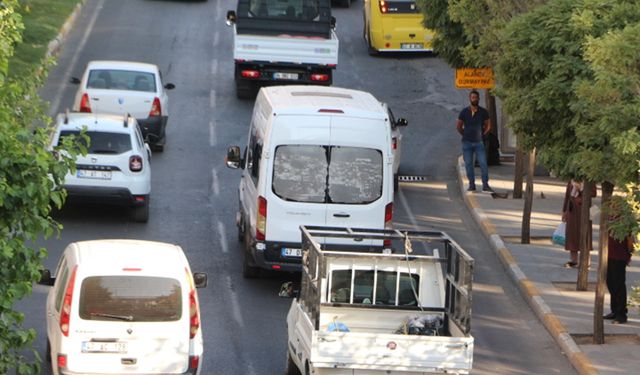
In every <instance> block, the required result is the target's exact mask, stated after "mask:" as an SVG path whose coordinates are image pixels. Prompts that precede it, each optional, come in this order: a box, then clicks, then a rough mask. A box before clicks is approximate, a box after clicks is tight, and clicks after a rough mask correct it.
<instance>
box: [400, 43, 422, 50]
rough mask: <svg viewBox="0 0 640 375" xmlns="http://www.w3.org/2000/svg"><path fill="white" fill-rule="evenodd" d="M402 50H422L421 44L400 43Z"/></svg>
mask: <svg viewBox="0 0 640 375" xmlns="http://www.w3.org/2000/svg"><path fill="white" fill-rule="evenodd" d="M400 48H402V49H422V48H423V47H422V43H402V44H400Z"/></svg>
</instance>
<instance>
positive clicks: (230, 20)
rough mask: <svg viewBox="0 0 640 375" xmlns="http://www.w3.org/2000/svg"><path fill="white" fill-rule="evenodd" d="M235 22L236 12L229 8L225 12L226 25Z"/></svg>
mask: <svg viewBox="0 0 640 375" xmlns="http://www.w3.org/2000/svg"><path fill="white" fill-rule="evenodd" d="M234 23H236V12H235V11H233V10H230V11H228V12H227V26H231V25H233V24H234Z"/></svg>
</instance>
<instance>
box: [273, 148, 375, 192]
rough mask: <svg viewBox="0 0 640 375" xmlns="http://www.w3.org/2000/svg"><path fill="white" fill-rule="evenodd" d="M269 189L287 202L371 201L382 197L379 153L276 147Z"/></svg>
mask: <svg viewBox="0 0 640 375" xmlns="http://www.w3.org/2000/svg"><path fill="white" fill-rule="evenodd" d="M272 188H273V192H274V193H275V194H276V195H277V196H278V197H280V198H282V199H284V200H288V201H295V202H307V203H336V204H367V203H371V202H373V201H375V200H377V199H378V198H380V196H382V152H381V151H380V150H375V149H370V148H362V147H342V146H316V145H285V146H278V147H277V148H276V152H275V158H274V162H273V187H272Z"/></svg>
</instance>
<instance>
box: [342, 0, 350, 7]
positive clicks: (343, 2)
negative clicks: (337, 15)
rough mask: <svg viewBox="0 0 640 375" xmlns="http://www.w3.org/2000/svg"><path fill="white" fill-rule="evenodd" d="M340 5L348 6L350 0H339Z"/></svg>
mask: <svg viewBox="0 0 640 375" xmlns="http://www.w3.org/2000/svg"><path fill="white" fill-rule="evenodd" d="M340 6H341V7H343V8H349V7H350V6H351V0H340Z"/></svg>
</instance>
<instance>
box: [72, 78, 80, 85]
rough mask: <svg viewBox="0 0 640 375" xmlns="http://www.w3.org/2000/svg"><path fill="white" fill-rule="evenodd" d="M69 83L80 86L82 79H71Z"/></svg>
mask: <svg viewBox="0 0 640 375" xmlns="http://www.w3.org/2000/svg"><path fill="white" fill-rule="evenodd" d="M69 83H73V84H74V85H79V84H80V78H77V77H71V79H70V80H69Z"/></svg>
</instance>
